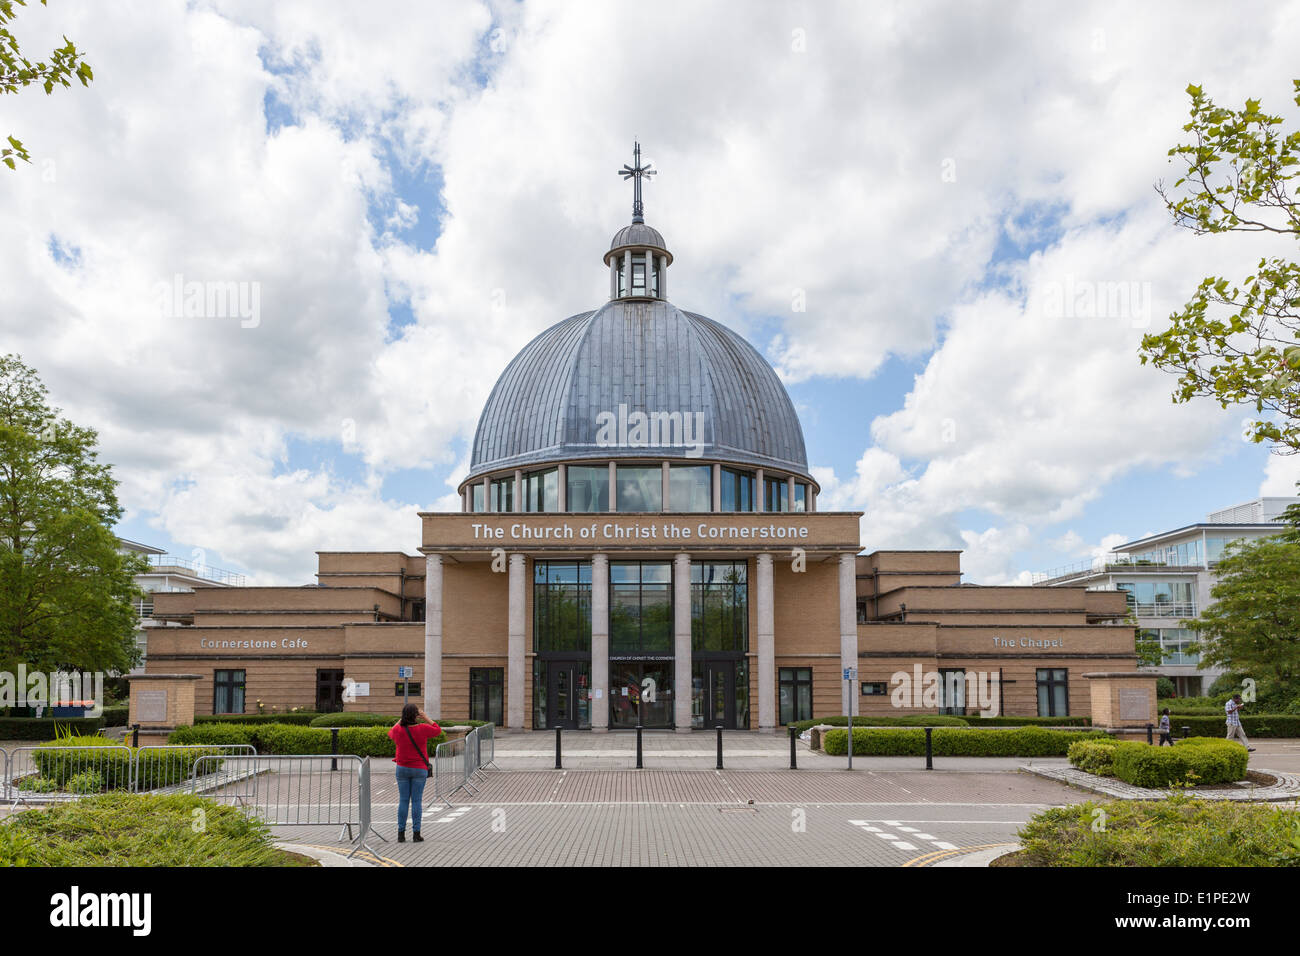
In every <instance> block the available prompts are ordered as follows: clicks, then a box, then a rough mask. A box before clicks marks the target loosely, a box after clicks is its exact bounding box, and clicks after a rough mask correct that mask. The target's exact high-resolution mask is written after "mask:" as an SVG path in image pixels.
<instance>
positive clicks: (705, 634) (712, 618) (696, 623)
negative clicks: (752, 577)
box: [691, 561, 749, 653]
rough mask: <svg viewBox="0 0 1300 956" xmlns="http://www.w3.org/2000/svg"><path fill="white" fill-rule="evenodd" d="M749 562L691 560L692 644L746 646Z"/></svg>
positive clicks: (701, 647)
mask: <svg viewBox="0 0 1300 956" xmlns="http://www.w3.org/2000/svg"><path fill="white" fill-rule="evenodd" d="M748 580H749V579H748V565H747V564H746V562H744V561H692V562H691V648H692V649H693V650H694V651H697V652H700V651H716V652H729V653H744V652H745V651H748V650H749V585H748Z"/></svg>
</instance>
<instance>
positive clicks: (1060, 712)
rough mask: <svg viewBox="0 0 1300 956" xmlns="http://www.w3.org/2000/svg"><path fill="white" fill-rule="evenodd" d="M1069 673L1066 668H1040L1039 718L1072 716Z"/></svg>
mask: <svg viewBox="0 0 1300 956" xmlns="http://www.w3.org/2000/svg"><path fill="white" fill-rule="evenodd" d="M1068 673H1069V672H1068V671H1067V670H1066V669H1065V668H1064V667H1040V668H1039V669H1038V671H1037V675H1038V677H1037V681H1038V716H1039V717H1068V716H1069V715H1070V694H1069V683H1068V681H1067V680H1066V677H1067V675H1068Z"/></svg>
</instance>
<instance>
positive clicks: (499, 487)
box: [492, 476, 515, 514]
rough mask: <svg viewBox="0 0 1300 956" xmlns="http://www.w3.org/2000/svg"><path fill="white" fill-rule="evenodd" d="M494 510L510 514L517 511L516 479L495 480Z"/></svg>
mask: <svg viewBox="0 0 1300 956" xmlns="http://www.w3.org/2000/svg"><path fill="white" fill-rule="evenodd" d="M492 510H493V511H498V512H500V513H501V514H509V513H510V512H511V511H514V510H515V479H514V477H513V476H512V477H510V478H495V479H493V481H492Z"/></svg>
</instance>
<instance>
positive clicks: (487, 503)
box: [483, 475, 496, 511]
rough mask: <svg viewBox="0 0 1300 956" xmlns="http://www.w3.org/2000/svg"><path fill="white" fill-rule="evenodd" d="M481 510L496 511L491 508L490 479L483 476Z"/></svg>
mask: <svg viewBox="0 0 1300 956" xmlns="http://www.w3.org/2000/svg"><path fill="white" fill-rule="evenodd" d="M483 510H484V511H496V509H495V508H493V507H492V479H491V478H490V477H489V476H488V475H484V476H483Z"/></svg>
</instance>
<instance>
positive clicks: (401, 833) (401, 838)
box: [397, 830, 406, 843]
mask: <svg viewBox="0 0 1300 956" xmlns="http://www.w3.org/2000/svg"><path fill="white" fill-rule="evenodd" d="M397 842H398V843H405V842H406V831H405V830H398V831H397Z"/></svg>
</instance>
